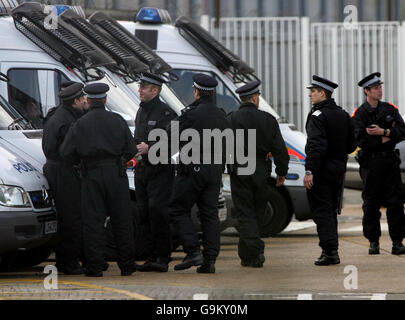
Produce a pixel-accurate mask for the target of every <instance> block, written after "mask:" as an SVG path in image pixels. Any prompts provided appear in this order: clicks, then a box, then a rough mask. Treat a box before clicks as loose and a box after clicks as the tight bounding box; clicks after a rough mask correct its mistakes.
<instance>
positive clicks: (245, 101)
mask: <svg viewBox="0 0 405 320" xmlns="http://www.w3.org/2000/svg"><path fill="white" fill-rule="evenodd" d="M255 94H256V93H254V94H251V95H249V96H243V97H240V100H241V101H242V103H247V102H250V101H251V99H252V98H253V96H254V95H255Z"/></svg>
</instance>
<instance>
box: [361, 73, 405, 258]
mask: <svg viewBox="0 0 405 320" xmlns="http://www.w3.org/2000/svg"><path fill="white" fill-rule="evenodd" d="M382 84H383V82H382V81H381V73H380V72H375V73H373V74H370V75H369V76H367V77H365V78H364V79H363V80H361V81H360V82H359V83H358V85H359V86H360V87H362V88H363V90H364V94H365V95H366V101H365V102H364V103H363V104H362V105H361V106H360V107H359V108H357V109H356V110H355V112H354V113H353V122H354V126H355V136H356V140H357V143H358V146H359V147H360V148H361V150H360V151H359V152H358V156H357V159H358V161H359V164H360V175H361V178H362V180H363V193H362V198H363V212H364V216H363V233H364V236H365V237H366V238H367V239H368V240H369V241H370V248H369V254H379V253H380V246H379V238H380V236H381V226H380V218H381V212H380V208H381V206H385V207H386V208H387V220H388V229H389V234H390V237H391V240H392V254H405V247H404V245H403V244H402V240H403V238H404V236H405V216H404V208H403V201H402V197H401V186H402V183H401V174H400V169H399V165H400V163H401V160H400V158H399V150H394V149H395V146H396V144H397V143H399V142H401V141H402V140H404V139H405V124H404V121H403V119H402V117H401V115H400V114H399V112H398V109H397V107H395V106H394V105H393V104H391V103H386V102H383V101H381V98H382V95H383V94H382Z"/></svg>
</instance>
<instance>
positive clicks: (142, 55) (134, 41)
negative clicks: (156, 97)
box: [89, 11, 172, 74]
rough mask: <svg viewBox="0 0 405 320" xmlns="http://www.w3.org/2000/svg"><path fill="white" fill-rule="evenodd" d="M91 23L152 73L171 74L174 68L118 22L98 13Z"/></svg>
mask: <svg viewBox="0 0 405 320" xmlns="http://www.w3.org/2000/svg"><path fill="white" fill-rule="evenodd" d="M89 21H90V22H91V23H92V24H94V25H96V26H98V27H100V28H101V29H103V30H104V31H105V32H107V33H108V34H109V35H110V36H111V37H113V38H114V39H115V40H117V41H118V42H119V43H120V45H121V46H123V47H125V48H126V49H127V50H129V51H130V52H131V53H132V54H133V55H135V56H136V57H137V58H138V59H139V60H141V61H142V62H143V63H145V64H147V65H148V66H149V69H150V71H151V72H152V73H157V74H163V73H166V72H170V71H171V70H172V68H171V67H170V65H168V64H167V63H166V62H165V61H164V60H163V59H162V58H161V57H159V56H158V55H157V54H156V53H155V52H154V51H153V50H152V49H150V48H149V47H148V46H147V45H146V44H145V43H143V42H142V41H141V40H139V39H138V38H136V37H135V35H133V34H131V33H130V32H129V31H128V30H126V29H125V28H124V27H123V26H121V25H120V24H119V23H118V22H117V21H115V20H114V19H112V18H111V17H109V16H107V15H106V14H104V13H103V12H100V11H97V12H95V13H93V14H92V15H91V16H90V17H89Z"/></svg>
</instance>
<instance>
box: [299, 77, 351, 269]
mask: <svg viewBox="0 0 405 320" xmlns="http://www.w3.org/2000/svg"><path fill="white" fill-rule="evenodd" d="M337 87H338V85H337V84H336V83H333V82H331V81H329V80H327V79H324V78H321V77H318V76H313V81H312V85H311V86H309V87H308V89H310V94H309V97H310V98H311V102H312V105H313V107H312V109H311V111H310V113H309V115H308V118H307V123H306V131H307V135H308V138H307V144H306V146H305V152H306V155H307V158H306V162H305V169H306V172H305V178H304V185H305V187H306V189H307V196H308V201H309V206H310V208H311V210H312V214H313V219H314V222H315V223H316V226H317V231H318V236H319V246H320V247H321V248H322V254H321V256H320V257H319V258H318V259H317V260H316V261H315V265H317V266H327V265H331V264H339V263H340V258H339V254H338V247H339V243H338V233H337V215H338V214H340V211H341V206H342V200H343V198H342V197H343V188H344V185H343V184H344V177H345V172H346V164H347V159H348V154H350V153H352V152H353V151H354V150H355V147H356V146H355V142H354V135H353V128H352V125H351V119H350V115H349V114H348V113H347V112H346V111H344V110H343V109H342V108H341V107H339V106H337V105H336V103H335V100H334V99H333V98H332V93H333V91H334V90H335V89H336V88H337Z"/></svg>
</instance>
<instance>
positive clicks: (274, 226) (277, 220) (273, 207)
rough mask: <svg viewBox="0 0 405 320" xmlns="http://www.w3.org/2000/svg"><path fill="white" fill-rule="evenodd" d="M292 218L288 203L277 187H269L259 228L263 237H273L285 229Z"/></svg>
mask: <svg viewBox="0 0 405 320" xmlns="http://www.w3.org/2000/svg"><path fill="white" fill-rule="evenodd" d="M291 218H292V212H290V211H289V210H288V204H287V201H286V199H285V198H284V197H283V195H282V194H281V193H280V192H279V191H278V190H277V189H276V187H273V186H270V187H269V195H268V202H267V208H266V211H265V214H264V215H263V216H261V217H259V230H260V236H261V237H262V238H267V237H272V236H275V235H277V234H279V233H280V232H281V231H283V230H284V229H285V228H286V227H287V226H288V224H289V223H290V221H291Z"/></svg>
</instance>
